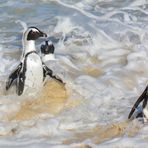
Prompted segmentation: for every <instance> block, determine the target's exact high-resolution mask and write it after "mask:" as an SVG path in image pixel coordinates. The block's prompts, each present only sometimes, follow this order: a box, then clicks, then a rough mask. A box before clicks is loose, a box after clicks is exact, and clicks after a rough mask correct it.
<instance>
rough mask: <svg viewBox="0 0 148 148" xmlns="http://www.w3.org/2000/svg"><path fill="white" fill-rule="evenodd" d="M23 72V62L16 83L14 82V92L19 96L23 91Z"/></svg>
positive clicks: (24, 68) (24, 70) (24, 69)
mask: <svg viewBox="0 0 148 148" xmlns="http://www.w3.org/2000/svg"><path fill="white" fill-rule="evenodd" d="M25 72H26V65H25V64H24V65H23V66H22V68H21V70H20V72H19V74H18V78H17V83H16V93H17V94H18V96H20V95H21V94H22V93H23V91H24V85H25V78H26V77H25Z"/></svg>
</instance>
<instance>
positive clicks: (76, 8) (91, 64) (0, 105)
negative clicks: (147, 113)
mask: <svg viewBox="0 0 148 148" xmlns="http://www.w3.org/2000/svg"><path fill="white" fill-rule="evenodd" d="M40 2H41V3H42V4H46V8H48V5H49V8H48V9H51V10H53V9H52V8H50V4H51V5H52V7H55V9H56V10H53V11H55V12H53V17H54V20H53V23H54V21H55V24H54V25H53V24H51V25H53V26H54V27H53V28H54V29H53V30H52V32H50V33H51V34H52V35H53V36H57V37H58V41H57V43H54V44H55V47H56V48H55V49H56V52H55V56H56V58H57V60H56V61H54V63H53V62H52V61H50V62H47V64H48V66H50V67H51V68H52V69H54V72H55V73H56V74H58V75H60V76H61V77H62V79H63V80H64V82H66V89H67V92H69V93H68V94H69V96H68V100H71V101H73V100H76V99H80V100H81V101H80V103H79V104H78V105H76V106H75V107H71V108H70V107H69V108H66V107H64V108H63V110H62V111H61V112H60V113H59V114H57V115H55V116H53V115H49V114H43V115H41V116H39V117H37V118H34V119H30V120H25V121H11V122H9V121H8V120H7V116H8V115H9V114H10V113H15V112H17V111H18V110H19V109H20V107H21V106H20V104H21V103H20V102H21V100H20V98H19V97H17V96H16V95H14V94H13V95H12V94H11V93H10V94H9V95H7V96H5V93H6V92H5V91H4V90H5V86H4V84H5V81H6V77H8V74H9V73H10V72H11V71H12V70H13V69H14V68H15V66H16V65H17V63H18V61H17V60H16V59H15V57H13V56H12V57H11V56H10V54H9V55H7V54H6V52H5V51H4V48H5V46H6V45H3V44H0V51H1V53H0V59H1V62H0V78H1V83H0V90H1V97H0V111H1V115H0V119H1V121H0V135H3V136H5V137H1V138H0V147H3V148H9V147H16V146H17V147H21V148H23V147H29V148H33V147H36V148H38V147H39V148H40V147H45V148H46V147H53V148H54V147H56V148H57V147H60V148H62V147H64V148H66V147H74V146H77V143H75V142H74V143H72V144H69V145H64V144H63V141H64V140H66V139H68V138H69V137H72V136H73V135H74V134H75V133H76V131H85V130H87V129H89V128H90V127H93V126H95V125H96V124H101V125H106V124H111V123H113V122H114V123H116V122H122V121H124V120H126V119H127V116H128V113H129V111H130V109H131V107H132V106H133V103H134V102H135V100H136V99H137V97H138V96H139V95H140V94H141V93H142V91H143V90H144V88H145V86H146V85H147V78H148V65H147V63H148V58H147V57H148V31H147V29H148V27H147V14H148V12H147V8H146V5H147V4H148V3H147V1H146V0H143V1H140V0H136V1H134V2H130V1H129V2H117V1H115V0H110V1H105V0H99V1H97V0H95V1H93V0H91V1H89V0H87V1H84V0H81V1H79V2H76V1H66V0H65V1H64V0H63V1H62V0H56V1H54V2H52V1H48V0H42V1H40ZM11 3H12V2H11ZM35 3H36V2H33V1H32V2H30V3H29V2H28V3H27V2H26V3H25V4H26V5H27V6H28V7H34V9H35V10H36V9H37V8H40V7H41V9H42V8H44V7H45V5H44V7H42V6H39V5H35ZM3 5H4V4H3ZM12 6H13V5H12ZM57 8H58V10H57ZM19 11H20V10H19ZM56 11H59V13H58V14H57V12H56ZM22 13H23V12H22ZM50 13H51V12H50ZM54 13H55V14H54ZM44 14H45V16H43V15H42V14H41V13H40V15H41V16H42V17H45V19H44V23H43V26H44V24H45V22H47V24H48V22H49V23H50V19H49V18H48V15H49V13H47V14H46V12H44ZM138 14H139V15H138ZM17 15H18V16H21V12H20V13H18V14H17ZM27 15H28V13H27ZM21 17H23V15H22V16H21ZM28 17H29V16H28ZM30 17H31V16H30ZM48 19H49V21H47V20H48ZM39 20H40V18H38V21H39ZM41 20H42V18H41ZM51 20H52V19H51ZM26 21H27V20H26ZM26 23H27V24H28V22H26ZM31 23H37V20H36V19H34V18H33V17H32V22H31ZM40 23H41V24H40ZM21 24H22V25H23V26H24V27H26V24H25V23H24V22H23V23H21ZM24 24H25V25H24ZM15 25H16V24H15ZM38 25H41V26H42V22H41V21H39V22H38ZM46 27H47V28H48V26H46ZM10 28H11V26H10ZM44 29H45V27H44ZM10 30H11V29H10ZM11 31H12V30H11ZM15 31H17V32H20V30H18V28H17V30H15ZM7 33H8V32H7V31H6V34H7ZM14 36H17V35H16V34H14ZM15 39H16V38H15ZM1 40H3V38H1ZM12 40H14V38H12ZM10 41H11V40H10ZM19 41H20V42H21V40H19ZM2 43H5V44H6V43H7V42H3V41H2ZM11 53H12V51H11ZM91 68H94V69H95V70H96V71H97V72H98V71H100V72H98V73H97V74H96V75H95V76H94V75H93V74H91V72H90V70H91ZM85 69H86V70H85ZM147 130H148V129H147V126H146V125H145V126H141V129H140V132H139V133H137V134H136V136H134V137H128V136H127V135H126V132H125V136H123V137H116V138H111V139H110V138H109V139H107V141H106V142H104V143H102V144H96V143H93V141H92V139H85V140H84V141H82V143H83V144H88V145H90V146H92V147H94V148H95V147H96V148H98V147H104V148H105V147H108V145H109V147H121V145H122V147H137V148H138V147H141V146H143V147H146V145H147V140H145V139H147ZM71 131H72V132H71ZM12 134H13V136H10V135H12Z"/></svg>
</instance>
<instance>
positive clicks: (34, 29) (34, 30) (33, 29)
mask: <svg viewBox="0 0 148 148" xmlns="http://www.w3.org/2000/svg"><path fill="white" fill-rule="evenodd" d="M30 30H32V31H33V32H39V31H38V30H37V29H36V28H30Z"/></svg>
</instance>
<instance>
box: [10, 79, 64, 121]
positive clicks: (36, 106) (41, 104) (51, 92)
mask: <svg viewBox="0 0 148 148" xmlns="http://www.w3.org/2000/svg"><path fill="white" fill-rule="evenodd" d="M66 99H67V94H66V90H65V87H64V85H62V84H60V83H58V82H56V81H54V80H51V81H48V82H47V83H46V84H45V85H44V88H43V91H42V94H41V96H39V97H37V98H34V99H31V101H29V99H27V101H24V102H22V105H21V109H20V110H19V111H18V113H17V114H16V115H15V116H14V117H13V118H12V120H26V119H31V118H34V117H37V116H38V115H40V114H43V113H50V114H57V113H59V112H60V111H61V109H62V108H63V106H64V103H65V101H66Z"/></svg>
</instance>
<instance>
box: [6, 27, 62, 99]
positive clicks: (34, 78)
mask: <svg viewBox="0 0 148 148" xmlns="http://www.w3.org/2000/svg"><path fill="white" fill-rule="evenodd" d="M40 37H47V35H46V34H45V33H43V32H42V31H40V30H39V29H38V28H36V27H29V28H28V29H27V30H26V31H25V33H24V34H23V38H22V44H23V53H22V57H21V59H20V64H19V65H18V66H17V68H16V69H15V70H14V71H13V72H12V73H11V74H10V75H9V78H8V80H7V82H6V90H8V89H9V88H10V87H11V86H12V84H13V83H15V84H16V93H17V94H18V95H19V96H20V95H22V94H28V93H29V94H35V93H36V92H39V91H40V90H41V88H42V86H43V81H44V80H45V77H46V76H47V75H49V76H50V77H52V78H54V79H56V80H58V81H60V82H61V83H63V82H62V80H61V79H59V78H57V77H56V76H54V75H53V73H52V70H50V69H49V68H48V67H47V66H46V65H45V64H44V63H43V61H42V60H41V58H40V56H39V54H38V53H37V51H36V48H35V40H37V39H38V38H40ZM30 92H31V93H30Z"/></svg>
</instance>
